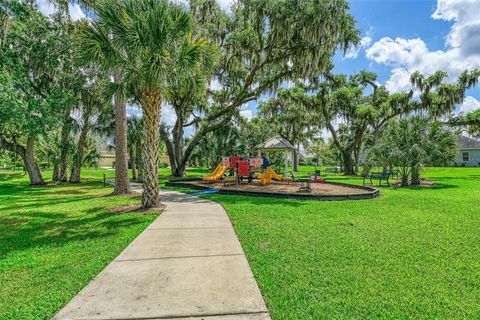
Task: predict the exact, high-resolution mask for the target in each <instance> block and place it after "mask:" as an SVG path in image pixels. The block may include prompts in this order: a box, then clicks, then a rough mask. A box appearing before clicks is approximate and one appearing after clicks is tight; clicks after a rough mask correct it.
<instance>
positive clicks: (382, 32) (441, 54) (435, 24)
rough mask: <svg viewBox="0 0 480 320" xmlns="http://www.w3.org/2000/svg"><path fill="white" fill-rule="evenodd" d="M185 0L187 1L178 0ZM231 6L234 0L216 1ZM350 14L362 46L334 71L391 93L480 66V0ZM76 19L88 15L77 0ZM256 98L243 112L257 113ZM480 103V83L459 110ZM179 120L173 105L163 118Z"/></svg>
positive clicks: (359, 4)
mask: <svg viewBox="0 0 480 320" xmlns="http://www.w3.org/2000/svg"><path fill="white" fill-rule="evenodd" d="M176 1H185V0H176ZM217 1H218V2H219V4H220V5H221V7H222V8H224V9H225V10H228V8H229V6H230V5H231V3H232V2H233V0H217ZM349 3H350V13H351V14H352V15H353V16H354V17H355V19H356V21H357V28H358V29H359V30H360V31H361V37H362V42H361V45H360V46H359V47H357V48H355V49H352V50H349V51H348V52H347V53H346V54H343V53H342V52H338V53H337V55H336V56H335V57H334V64H335V68H334V72H336V73H345V74H352V73H356V72H359V71H361V70H369V71H373V72H375V73H377V74H378V81H379V82H380V83H381V84H384V85H386V87H387V89H388V90H389V91H391V92H396V91H402V90H409V89H410V84H409V75H410V74H411V73H413V72H414V71H417V70H418V71H421V72H422V73H424V74H426V75H428V74H430V73H433V72H435V71H437V70H444V71H447V72H448V74H449V76H450V77H449V81H454V80H455V78H456V77H457V76H458V75H459V74H460V73H461V72H462V71H463V70H465V69H473V68H480V0H350V1H349ZM37 4H38V6H39V9H40V10H41V11H42V12H44V13H45V14H49V13H51V12H52V11H53V6H52V5H51V3H50V2H49V1H48V0H37ZM70 6H71V8H70V9H71V13H72V17H73V18H74V19H81V18H83V17H84V16H85V15H84V13H83V12H82V11H81V9H80V7H79V6H78V4H77V3H76V1H73V2H71V3H70ZM256 105H257V102H251V103H249V104H248V105H246V106H244V108H243V111H242V114H243V115H244V116H246V117H251V116H252V115H254V114H255V113H256ZM477 108H480V85H479V86H477V87H476V88H474V89H471V90H469V91H468V92H467V97H466V99H465V102H464V103H463V105H461V106H459V107H458V108H457V109H458V110H457V111H458V112H464V113H466V112H469V111H472V110H474V109H477ZM172 120H173V121H174V114H173V112H172V111H171V110H169V109H168V108H164V109H163V111H162V121H165V122H167V123H170V122H172Z"/></svg>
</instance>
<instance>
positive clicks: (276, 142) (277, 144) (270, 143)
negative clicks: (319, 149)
mask: <svg viewBox="0 0 480 320" xmlns="http://www.w3.org/2000/svg"><path fill="white" fill-rule="evenodd" d="M255 149H258V150H267V151H268V150H271V151H284V150H294V149H295V147H294V146H292V144H291V143H290V142H288V141H287V140H285V139H283V138H282V137H279V136H276V137H273V138H271V139H268V140H267V141H265V142H263V143H260V144H259V145H258V146H256V147H255Z"/></svg>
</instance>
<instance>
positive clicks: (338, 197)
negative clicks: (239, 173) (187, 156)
mask: <svg viewBox="0 0 480 320" xmlns="http://www.w3.org/2000/svg"><path fill="white" fill-rule="evenodd" d="M199 180H200V179H190V180H177V181H168V182H167V183H166V184H165V185H166V186H167V187H181V188H191V189H195V190H210V189H213V190H217V191H218V193H219V194H228V195H243V196H253V197H270V198H284V199H285V198H288V199H302V200H317V201H342V200H364V199H373V198H376V197H378V196H380V191H379V190H378V189H377V188H375V187H371V186H359V185H354V184H349V183H341V182H326V183H327V184H332V185H338V186H344V187H349V188H354V189H362V190H365V192H364V193H355V194H328V195H322V194H295V193H282V192H269V191H246V190H239V189H218V188H212V187H209V186H203V185H198V184H196V183H192V182H198V181H199Z"/></svg>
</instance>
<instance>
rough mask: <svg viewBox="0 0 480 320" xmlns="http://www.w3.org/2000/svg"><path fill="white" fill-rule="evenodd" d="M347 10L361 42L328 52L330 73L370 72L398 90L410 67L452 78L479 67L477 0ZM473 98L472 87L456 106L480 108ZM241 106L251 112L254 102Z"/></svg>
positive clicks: (372, 0)
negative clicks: (441, 72) (331, 64)
mask: <svg viewBox="0 0 480 320" xmlns="http://www.w3.org/2000/svg"><path fill="white" fill-rule="evenodd" d="M350 13H351V14H352V15H353V16H354V17H355V19H356V21H357V28H358V29H359V30H360V31H361V37H362V45H361V46H360V47H359V48H356V49H355V50H350V51H349V52H347V54H346V55H344V54H343V53H342V52H339V53H338V54H337V55H336V56H335V57H334V64H335V68H334V72H335V73H345V74H352V73H356V72H359V71H361V70H369V71H373V72H375V73H377V74H378V81H379V82H380V83H381V84H386V85H387V88H388V89H389V90H390V91H401V90H408V89H409V83H408V76H409V74H411V73H412V72H414V71H416V70H419V71H421V72H423V73H424V74H429V73H432V72H434V71H436V70H445V71H447V72H448V73H449V75H450V79H449V80H454V79H455V77H457V76H458V74H459V73H460V72H461V71H462V70H464V69H465V68H469V69H471V68H474V67H477V68H480V0H383V1H382V0H351V1H350ZM479 100H480V86H477V87H476V88H474V89H471V90H469V91H468V92H467V98H466V100H465V103H464V104H463V105H462V106H459V107H458V111H459V112H461V111H463V112H468V111H471V110H473V109H476V108H480V102H479ZM245 109H246V110H250V111H251V112H252V114H255V111H256V103H253V102H252V103H250V104H249V105H248V106H246V107H245ZM246 110H245V111H244V114H245V115H248V114H249V111H246Z"/></svg>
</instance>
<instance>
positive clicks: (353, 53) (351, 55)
mask: <svg viewBox="0 0 480 320" xmlns="http://www.w3.org/2000/svg"><path fill="white" fill-rule="evenodd" d="M371 43H372V38H371V37H370V36H368V35H367V36H365V37H363V38H362V39H361V40H360V44H359V45H358V46H356V47H353V48H350V49H348V50H347V52H345V59H356V58H357V57H358V54H359V53H360V51H361V50H363V49H365V48H367V47H368V46H370V44H371Z"/></svg>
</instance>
